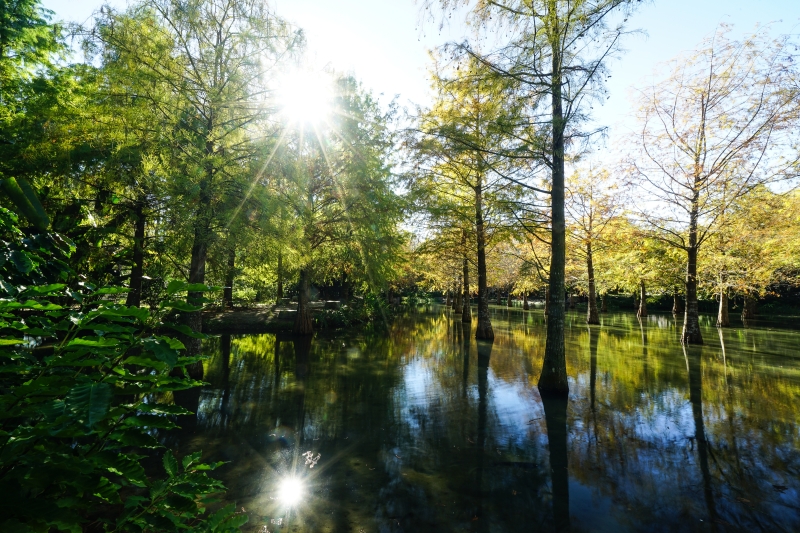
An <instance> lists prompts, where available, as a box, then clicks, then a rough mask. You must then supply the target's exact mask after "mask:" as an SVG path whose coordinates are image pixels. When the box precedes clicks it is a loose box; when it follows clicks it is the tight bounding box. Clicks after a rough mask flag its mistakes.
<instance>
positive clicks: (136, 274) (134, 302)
mask: <svg viewBox="0 0 800 533" xmlns="http://www.w3.org/2000/svg"><path fill="white" fill-rule="evenodd" d="M133 216H134V219H135V220H134V229H133V261H132V262H131V279H130V283H129V285H128V286H129V288H130V292H129V293H128V297H127V298H126V299H125V305H127V306H134V307H139V306H140V305H141V303H142V276H143V275H144V234H145V226H146V222H147V221H146V219H145V216H144V202H143V201H142V202H137V204H136V209H135V210H134V212H133Z"/></svg>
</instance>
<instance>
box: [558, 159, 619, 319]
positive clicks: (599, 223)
mask: <svg viewBox="0 0 800 533" xmlns="http://www.w3.org/2000/svg"><path fill="white" fill-rule="evenodd" d="M615 189H616V187H615V185H614V184H613V183H612V182H611V179H610V175H609V173H608V171H607V170H604V169H600V170H593V169H590V170H588V171H585V172H581V173H578V172H576V173H575V174H573V176H572V179H571V180H570V181H569V182H568V184H567V199H568V200H567V204H566V210H567V213H568V215H569V218H570V219H571V220H570V222H571V223H572V224H570V225H571V226H572V227H571V228H569V229H570V230H571V231H569V235H570V236H571V237H572V238H573V240H574V242H575V244H576V245H577V246H576V248H577V249H576V252H577V255H579V256H581V257H582V258H583V259H584V261H585V265H586V273H587V283H586V289H587V295H588V297H589V305H588V308H587V311H586V323H587V324H599V323H600V316H599V313H598V309H597V295H596V283H595V254H596V253H597V251H598V250H599V249H601V248H603V247H604V246H605V242H604V237H605V233H606V229H607V226H608V223H609V222H610V221H611V220H612V219H613V217H615V216H616V215H617V214H619V211H620V210H621V208H620V202H619V200H618V198H616V197H615V192H616V191H615Z"/></svg>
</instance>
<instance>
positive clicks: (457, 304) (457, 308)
mask: <svg viewBox="0 0 800 533" xmlns="http://www.w3.org/2000/svg"><path fill="white" fill-rule="evenodd" d="M460 288H461V276H459V277H458V280H457V281H456V286H455V289H454V290H453V293H454V294H455V297H454V298H453V311H454V312H455V313H460V312H461V311H462V308H463V307H464V302H463V301H462V300H461V297H462V296H463V292H462V291H460V290H459V289H460Z"/></svg>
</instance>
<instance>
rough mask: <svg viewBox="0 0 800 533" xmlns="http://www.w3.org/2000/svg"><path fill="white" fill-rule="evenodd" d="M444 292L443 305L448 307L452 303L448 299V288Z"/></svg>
mask: <svg viewBox="0 0 800 533" xmlns="http://www.w3.org/2000/svg"><path fill="white" fill-rule="evenodd" d="M445 294H446V295H447V296H445V299H444V306H445V307H450V306H451V305H453V302H452V301H451V300H450V289H447V291H446V292H445Z"/></svg>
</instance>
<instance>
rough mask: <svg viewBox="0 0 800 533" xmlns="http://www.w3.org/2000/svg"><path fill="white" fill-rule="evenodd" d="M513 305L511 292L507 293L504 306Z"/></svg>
mask: <svg viewBox="0 0 800 533" xmlns="http://www.w3.org/2000/svg"><path fill="white" fill-rule="evenodd" d="M512 305H514V301H513V300H512V299H511V292H509V293H508V298H506V307H511V306H512Z"/></svg>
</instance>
